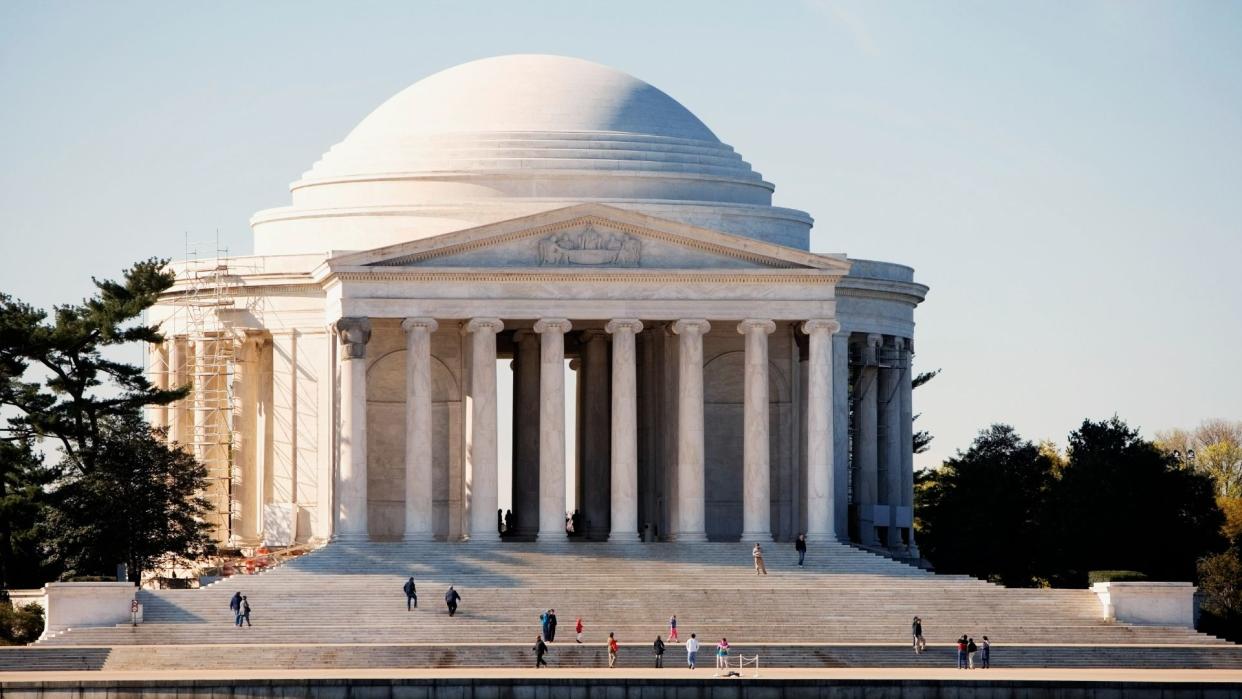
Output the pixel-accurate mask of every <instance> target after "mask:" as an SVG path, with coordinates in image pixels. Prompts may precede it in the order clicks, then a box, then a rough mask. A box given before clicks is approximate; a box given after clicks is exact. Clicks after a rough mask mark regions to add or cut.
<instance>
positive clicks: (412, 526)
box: [401, 318, 439, 541]
mask: <svg viewBox="0 0 1242 699" xmlns="http://www.w3.org/2000/svg"><path fill="white" fill-rule="evenodd" d="M438 327H439V324H438V323H437V322H436V321H435V320H434V319H431V318H406V319H405V320H404V321H402V323H401V328H402V329H403V330H405V535H404V538H405V540H406V541H430V540H432V538H434V537H433V534H434V531H433V524H432V487H431V465H432V464H431V458H432V456H431V438H432V434H431V334H432V333H434V332H435V331H436V329H437V328H438Z"/></svg>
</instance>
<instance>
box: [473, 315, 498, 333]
mask: <svg viewBox="0 0 1242 699" xmlns="http://www.w3.org/2000/svg"><path fill="white" fill-rule="evenodd" d="M504 329H505V324H504V323H502V322H501V321H500V319H499V318H471V319H470V322H469V323H466V332H471V333H480V332H482V333H493V334H495V333H498V332H500V331H501V330H504Z"/></svg>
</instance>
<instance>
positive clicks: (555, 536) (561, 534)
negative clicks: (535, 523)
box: [535, 530, 569, 544]
mask: <svg viewBox="0 0 1242 699" xmlns="http://www.w3.org/2000/svg"><path fill="white" fill-rule="evenodd" d="M566 541H569V533H568V532H565V531H563V530H558V531H553V532H539V534H538V535H537V536H535V543H536V544H563V543H565V542H566Z"/></svg>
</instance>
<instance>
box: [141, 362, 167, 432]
mask: <svg viewBox="0 0 1242 699" xmlns="http://www.w3.org/2000/svg"><path fill="white" fill-rule="evenodd" d="M147 380H149V381H150V382H151V386H152V387H153V388H155V389H156V390H160V391H167V390H168V381H169V377H168V343H167V342H153V343H150V344H148V345H147ZM170 409H171V406H169V405H151V406H147V422H148V423H150V425H151V427H153V428H156V429H158V428H161V427H168V411H169V410H170Z"/></svg>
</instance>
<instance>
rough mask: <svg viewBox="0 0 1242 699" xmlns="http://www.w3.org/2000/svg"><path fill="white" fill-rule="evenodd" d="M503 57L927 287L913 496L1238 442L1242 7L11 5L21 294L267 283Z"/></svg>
mask: <svg viewBox="0 0 1242 699" xmlns="http://www.w3.org/2000/svg"><path fill="white" fill-rule="evenodd" d="M506 53H555V54H563V55H571V56H578V57H581V58H586V59H589V60H593V61H597V62H600V63H604V64H607V65H611V66H613V67H616V68H619V69H621V70H624V71H627V72H629V73H632V74H634V75H636V76H637V77H639V78H642V79H644V80H646V81H648V82H650V83H652V84H654V85H655V86H656V87H659V88H660V89H662V90H664V91H665V92H667V93H669V94H670V95H672V96H673V97H674V98H676V99H677V100H679V101H680V102H682V103H683V104H684V105H686V107H688V108H689V109H690V110H691V111H693V112H694V113H695V114H697V115H698V116H699V118H701V119H702V120H703V121H704V122H705V123H706V124H707V125H708V126H709V127H710V128H711V129H712V130H713V131H715V133H716V134H717V135H718V136H719V137H720V138H721V139H722V140H723V141H725V142H726V143H729V144H730V145H732V146H733V147H734V148H736V149H737V150H738V151H739V152H740V153H741V154H742V155H743V157H745V158H746V160H747V161H749V162H750V163H752V164H753V165H754V167H755V168H756V169H757V170H758V171H759V172H761V173H762V174H763V175H764V177H765V179H767V180H769V181H771V182H774V183H775V184H776V187H777V189H776V194H775V203H776V204H777V205H781V206H789V207H793V208H797V209H802V210H805V211H808V212H809V213H811V215H813V216H814V217H815V219H816V225H815V229H814V232H813V234H812V249H813V250H815V251H817V252H845V253H847V254H849V255H850V256H852V257H859V258H870V259H882V260H889V261H895V262H900V263H903V264H908V265H910V266H912V267H914V268H915V270H916V278H917V279H918V281H920V282H922V283H925V284H928V285H929V286H930V287H931V292H930V293H929V295H928V298H927V301H926V303H925V304H923V306H921V307H920V308H919V309H918V311H917V312H916V320H917V322H918V330H917V334H916V349H917V352H918V356H917V359H916V363H917V367H916V368H917V369H920V370H926V369H934V368H940V369H942V370H943V372H942V374H941V375H940V376H939V377H938V378H937V379H935V380H934V381H933V382H931V383H930V384H928V385H927V386H926V387H924V388H920V389H919V390H918V391H916V393H915V410H916V412H920V413H922V418H921V419H920V420H919V423H918V425H919V427H920V428H923V429H928V430H930V431H931V432H932V433H933V434H934V435H935V441H934V442H933V445H932V449H931V450H930V452H928V453H927V454H924V455H921V456H919V457H916V464H917V465H919V466H927V465H933V464H935V463H938V462H939V460H940V459H943V458H944V457H946V456H949V455H951V454H952V453H953V452H954V451H955V450H957V449H961V448H965V447H966V446H968V445H969V443H970V441H971V439H972V438H973V437H974V435H975V434H976V433H977V432H978V430H979V429H981V428H983V427H984V426H986V425H988V424H990V423H992V422H997V421H1002V422H1007V423H1010V424H1012V425H1014V426H1015V427H1016V428H1017V429H1018V431H1019V432H1020V433H1021V434H1022V435H1024V436H1025V437H1027V438H1030V439H1035V440H1038V439H1044V438H1047V439H1052V440H1053V441H1055V442H1057V443H1058V444H1061V445H1064V442H1065V436H1066V434H1067V433H1068V432H1069V431H1070V430H1072V429H1073V428H1075V427H1076V426H1077V425H1078V424H1079V423H1080V422H1081V421H1082V420H1083V418H1086V417H1090V418H1093V419H1099V418H1104V417H1108V416H1111V415H1113V414H1114V413H1115V414H1117V415H1120V416H1121V417H1122V418H1124V419H1125V420H1127V421H1128V422H1129V423H1130V424H1131V425H1133V426H1137V427H1140V428H1142V429H1143V431H1144V433H1145V434H1147V435H1149V436H1150V435H1152V434H1154V432H1155V431H1156V430H1160V429H1166V428H1171V427H1191V426H1193V425H1195V424H1197V423H1198V422H1199V421H1201V420H1203V419H1206V418H1213V417H1223V418H1230V419H1242V368H1240V366H1239V356H1242V351H1240V350H1242V274H1240V273H1239V272H1240V270H1242V3H1239V2H1206V1H1201V2H1183V3H1172V2H1137V1H1135V2H1129V1H1127V2H1120V1H1117V2H1039V3H1036V2H1031V3H1026V4H1019V3H1015V2H1004V3H998V2H977V3H976V2H969V3H968V2H954V3H919V2H884V3H881V2H833V1H831V0H822V1H819V0H814V1H813V0H806V1H804V2H783V3H774V2H731V3H721V2H684V3H683V2H678V3H670V2H638V1H632V0H631V1H627V2H624V3H590V2H523V3H510V2H504V3H501V2H496V3H475V2H420V3H383V2H365V3H327V2H265V3H248V2H216V3H196V4H190V3H176V4H174V3H162V2H161V3H157V2H127V3H118V4H113V3H66V2H38V3H36V2H9V3H5V4H3V5H0V164H2V165H3V167H0V250H3V255H0V291H3V292H6V293H10V294H12V295H15V296H17V297H20V298H22V299H24V300H27V301H29V302H31V303H34V304H36V305H41V306H47V305H50V304H52V303H56V302H67V301H75V300H77V299H80V298H81V297H82V296H84V295H86V294H87V293H89V291H90V277H91V275H96V276H101V277H115V276H117V275H118V274H119V272H120V270H121V269H122V268H123V267H125V266H127V265H128V264H130V263H132V262H133V261H135V260H137V259H141V258H145V257H149V256H153V255H159V256H165V257H174V258H178V257H182V256H183V255H184V253H185V236H186V234H187V233H188V234H189V237H190V238H191V239H192V240H196V241H212V240H214V238H215V236H216V232H217V231H218V232H219V237H220V240H221V241H222V244H223V245H224V246H226V247H228V248H229V250H230V251H231V252H232V253H234V254H248V253H249V252H250V250H251V242H250V231H249V228H248V224H247V220H248V219H249V217H250V216H251V214H253V213H254V212H255V211H257V210H259V209H264V208H269V207H274V206H279V205H283V204H286V203H288V201H289V192H288V184H289V183H290V182H292V181H293V180H295V179H296V178H297V177H298V176H299V175H300V173H302V172H303V171H304V170H306V169H307V168H309V166H310V165H311V163H313V162H314V161H315V160H316V159H317V158H318V157H319V156H320V154H321V153H322V152H323V151H325V150H326V149H327V148H328V147H330V146H331V145H332V144H334V143H336V142H337V141H339V140H340V139H341V138H343V137H344V136H345V134H346V133H347V132H348V131H349V130H350V129H351V128H352V127H353V126H354V125H355V124H356V123H357V122H358V121H360V120H361V119H362V118H363V117H364V116H366V115H367V114H368V113H369V112H370V111H371V110H372V109H374V108H375V107H376V106H378V105H379V104H380V103H381V102H383V101H384V100H385V99H387V98H388V97H389V96H391V95H392V94H394V93H396V92H397V91H399V90H400V89H402V88H404V87H405V86H407V85H409V84H410V83H412V82H414V81H416V80H418V79H420V78H422V77H425V76H427V75H429V74H431V73H433V72H435V71H438V70H441V69H443V68H447V67H450V66H452V65H455V64H458V63H462V62H465V61H468V60H472V59H476V58H482V57H487V56H494V55H499V54H506ZM208 247H210V245H209V246H208ZM202 249H205V248H202Z"/></svg>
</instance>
